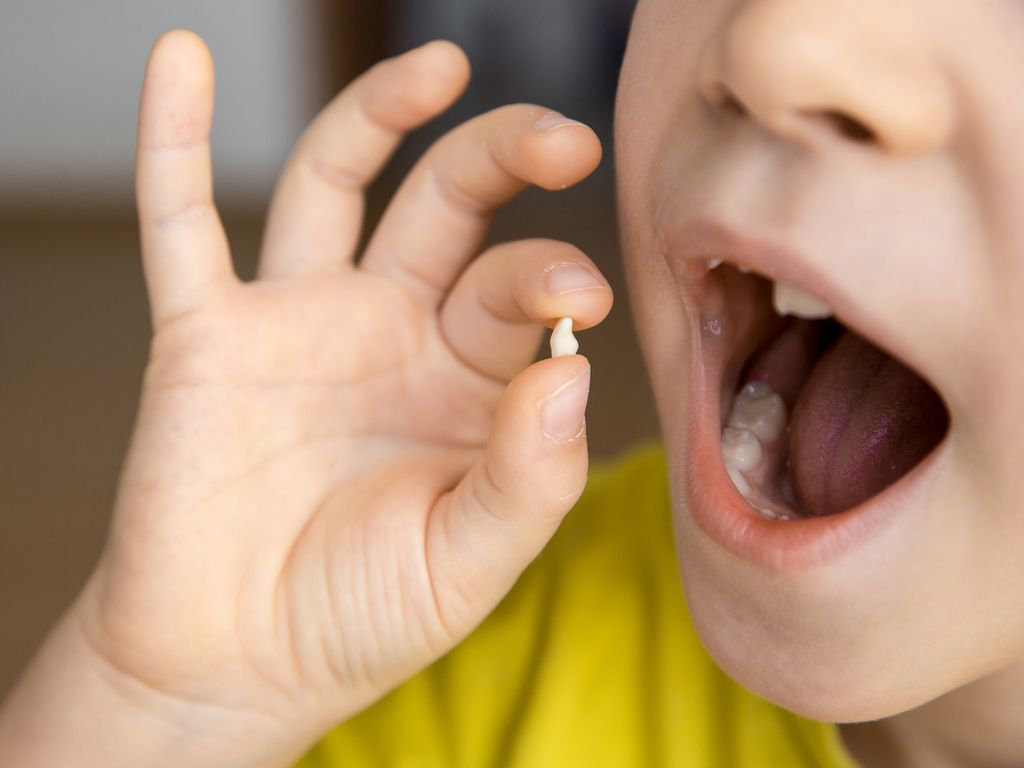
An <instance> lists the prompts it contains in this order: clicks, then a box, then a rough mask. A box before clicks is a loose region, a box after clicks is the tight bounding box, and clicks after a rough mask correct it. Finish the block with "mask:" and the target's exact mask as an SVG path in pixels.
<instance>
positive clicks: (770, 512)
mask: <svg viewBox="0 0 1024 768" xmlns="http://www.w3.org/2000/svg"><path fill="white" fill-rule="evenodd" d="M753 507H754V509H756V510H757V511H758V513H759V514H760V515H761V517H763V518H765V519H767V520H792V519H793V518H792V517H790V516H789V515H787V514H785V513H780V512H776V511H775V510H774V509H771V508H770V507H761V506H758V505H757V504H754V505H753Z"/></svg>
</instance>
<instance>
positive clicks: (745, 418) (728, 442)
mask: <svg viewBox="0 0 1024 768" xmlns="http://www.w3.org/2000/svg"><path fill="white" fill-rule="evenodd" d="M786 420H787V416H786V404H785V403H784V402H783V400H782V398H781V397H780V396H779V394H778V393H777V392H775V391H774V390H773V389H772V388H771V387H769V386H768V385H767V384H765V383H764V382H751V383H750V384H747V385H746V386H745V387H743V389H741V390H740V392H739V394H738V395H736V400H735V402H734V403H733V406H732V412H731V413H730V414H729V423H728V425H727V426H726V427H725V429H724V430H722V460H723V461H724V463H725V471H726V473H727V474H728V475H729V479H730V480H732V483H733V485H734V486H735V487H736V490H737V491H739V492H740V494H741V495H742V496H743V497H744V498H745V499H746V500H747V502H748V503H749V504H750V505H751V507H753V508H754V509H755V510H757V512H758V514H760V515H761V517H763V518H765V519H766V520H793V519H795V518H794V517H793V516H792V515H791V514H789V513H787V512H784V511H781V510H775V509H771V508H769V507H767V506H765V505H764V504H762V503H758V500H757V499H756V498H755V494H754V489H753V487H752V486H751V483H750V479H749V475H750V474H752V473H754V472H755V471H756V470H757V469H759V468H760V467H761V465H762V464H763V462H764V454H765V451H764V444H763V443H774V442H775V441H777V440H778V439H779V438H780V437H781V436H782V434H783V432H784V431H785V428H786ZM762 441H763V442H762Z"/></svg>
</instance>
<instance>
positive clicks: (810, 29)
mask: <svg viewBox="0 0 1024 768" xmlns="http://www.w3.org/2000/svg"><path fill="white" fill-rule="evenodd" d="M901 5H903V4H900V3H891V2H889V0H738V2H737V4H736V10H735V11H734V12H733V14H732V15H731V16H730V17H728V18H727V19H726V20H725V21H724V22H723V23H722V25H721V26H720V28H719V29H718V31H717V33H716V35H715V36H714V37H713V38H712V39H711V40H710V42H709V44H708V46H707V48H706V49H705V50H704V51H703V52H702V55H701V61H700V80H699V88H700V93H701V95H702V96H703V98H704V99H705V100H707V101H708V102H709V103H711V104H712V105H714V106H716V107H718V108H720V109H723V110H725V111H733V112H737V113H740V114H744V115H747V116H749V117H750V118H751V119H753V120H755V121H757V122H758V123H760V124H761V125H762V126H763V127H765V128H767V129H768V130H770V131H772V132H773V133H775V134H777V135H779V136H782V137H785V138H788V139H791V140H794V141H799V142H803V143H805V144H815V143H816V144H818V145H819V146H820V143H821V142H823V141H825V142H830V141H831V142H835V141H837V140H838V141H842V142H856V143H862V144H871V145H874V146H875V147H877V148H878V149H879V150H882V151H884V152H886V153H890V154H893V155H900V156H909V155H922V154H927V153H929V152H933V151H935V150H937V149H939V148H940V147H941V146H942V145H943V144H944V143H946V142H947V141H948V140H949V137H950V133H951V131H952V124H953V115H952V96H951V93H950V85H949V83H948V82H947V81H946V80H945V79H944V77H943V72H942V68H941V67H940V66H939V64H938V63H937V62H936V60H935V56H934V54H933V52H932V50H931V49H930V47H929V41H928V39H927V38H926V36H925V33H923V32H922V31H921V30H922V29H923V28H926V27H925V25H921V24H917V25H916V26H915V24H914V20H913V19H910V18H905V17H903V16H901V15H900V12H899V11H898V10H897V9H895V8H893V6H901Z"/></svg>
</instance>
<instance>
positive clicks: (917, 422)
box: [705, 265, 949, 520]
mask: <svg viewBox="0 0 1024 768" xmlns="http://www.w3.org/2000/svg"><path fill="white" fill-rule="evenodd" d="M709 279H710V280H714V281H717V284H716V286H715V288H714V289H713V290H710V291H708V292H707V293H706V294H705V297H709V296H716V295H717V301H715V300H712V301H711V304H712V305H715V304H717V308H718V310H719V311H720V313H721V314H719V315H718V318H719V325H718V327H717V328H716V327H714V326H711V328H712V331H715V332H716V333H715V334H714V335H715V339H714V341H716V342H718V344H719V345H720V349H721V352H722V353H723V359H724V371H723V377H722V399H721V426H722V452H723V461H724V463H725V466H726V471H727V472H728V473H729V475H730V477H731V478H732V480H733V483H734V484H735V485H736V487H737V489H738V490H739V491H740V493H741V494H742V495H743V496H744V497H745V498H746V499H747V500H748V502H749V503H750V504H751V506H752V507H753V508H754V509H755V510H757V511H758V512H759V513H760V514H761V515H762V516H763V517H766V518H769V519H778V520H794V519H800V518H810V517H821V516H825V515H835V514H839V513H841V512H843V511H846V510H849V509H852V508H854V507H857V506H858V505H860V504H862V503H864V502H866V501H868V500H869V499H871V498H873V497H874V496H877V495H878V494H879V493H881V492H883V491H884V490H885V489H887V488H888V487H890V486H891V485H893V484H894V483H896V482H897V481H898V480H899V479H900V478H902V477H903V476H904V475H906V474H907V473H908V472H909V471H910V470H911V469H913V468H914V467H915V466H916V465H917V464H919V463H920V462H921V461H922V460H923V459H924V458H925V457H927V456H928V455H929V454H930V453H931V452H932V451H934V450H935V449H936V448H937V447H938V445H939V444H940V443H941V442H942V439H943V437H944V436H945V435H946V433H947V431H948V428H949V415H948V411H947V410H946V407H945V405H944V404H943V402H942V399H941V397H940V396H939V394H938V393H937V392H936V391H935V389H934V388H933V387H932V386H931V385H930V384H928V382H927V381H925V380H924V379H923V378H922V377H921V376H919V375H918V374H917V373H916V372H914V371H913V370H912V369H911V368H909V367H908V366H907V365H905V364H904V363H902V362H901V361H900V360H899V359H897V358H896V357H894V356H893V355H890V354H889V353H887V352H886V351H884V350H883V349H881V348H880V347H879V346H877V345H875V344H874V343H873V342H872V341H870V340H869V339H866V338H864V337H863V336H861V335H859V334H857V333H855V332H854V331H852V330H850V329H848V328H847V327H845V326H844V325H843V324H841V323H840V322H837V321H836V320H834V319H829V320H805V319H800V318H796V317H779V316H778V315H777V314H776V313H775V312H774V310H773V309H772V303H771V283H770V282H769V281H767V280H765V279H763V278H761V277H758V276H756V275H753V274H744V273H741V272H740V271H739V270H737V269H735V268H732V267H730V266H728V265H725V266H723V267H721V268H720V269H718V270H716V271H715V273H712V275H709ZM713 312H714V310H712V313H713ZM725 323H727V324H728V326H729V330H730V331H731V333H728V334H723V333H722V327H723V324H725ZM705 330H707V324H705ZM723 336H725V338H724V339H723Z"/></svg>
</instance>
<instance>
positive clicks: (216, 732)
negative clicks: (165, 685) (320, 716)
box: [0, 617, 305, 768]
mask: <svg viewBox="0 0 1024 768" xmlns="http://www.w3.org/2000/svg"><path fill="white" fill-rule="evenodd" d="M267 720H268V721H269V718H268V719H267ZM268 721H264V722H257V719H256V718H255V717H253V716H252V715H251V714H246V715H243V716H240V715H239V713H238V712H234V711H226V710H223V709H219V708H217V707H211V706H207V705H201V704H196V703H192V702H186V701H183V700H181V699H178V698H174V697H171V696H168V695H166V694H163V693H161V692H159V691H155V690H152V689H148V688H147V687H146V686H145V685H144V684H143V683H141V682H139V681H137V680H133V679H129V678H128V677H127V676H125V675H123V674H121V673H120V672H118V671H117V670H116V669H115V668H113V667H112V666H111V665H109V664H108V663H107V662H105V661H103V660H102V659H101V658H100V657H99V656H98V654H96V653H94V652H92V650H91V649H90V647H89V644H88V643H86V642H85V641H84V638H83V637H82V636H81V633H80V632H79V631H78V629H77V627H76V625H75V622H74V621H73V620H72V619H70V618H69V617H65V618H64V619H62V620H61V622H60V624H58V626H57V627H56V628H55V629H54V631H53V632H52V633H51V635H50V637H49V638H48V639H47V641H46V643H45V645H44V646H43V648H42V649H41V650H40V651H39V653H38V654H37V656H36V658H35V659H34V660H33V661H32V663H31V665H30V666H29V668H28V669H27V670H26V671H25V673H24V675H23V676H22V678H21V680H20V681H19V682H18V684H17V685H16V686H15V688H14V689H13V690H12V691H11V693H10V695H9V696H8V697H7V699H6V701H4V702H3V704H2V706H0V765H11V766H14V765H16V766H19V768H58V767H60V768H64V767H65V766H69V765H74V766H76V767H77V768H92V766H96V767H97V768H99V767H100V766H102V768H120V766H125V767H126V768H127V766H132V768H136V767H138V766H147V767H159V766H176V767H178V768H206V766H210V768H214V766H216V768H224V767H225V766H239V767H241V766H246V768H250V767H253V766H255V767H256V768H284V767H285V766H288V765H291V764H293V763H294V762H295V761H297V760H298V759H299V757H301V755H302V752H303V749H304V747H305V740H304V739H302V738H300V737H298V735H297V734H287V733H283V732H282V731H283V728H282V725H281V724H280V723H276V722H268ZM275 734H276V735H279V736H280V737H281V738H275Z"/></svg>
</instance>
